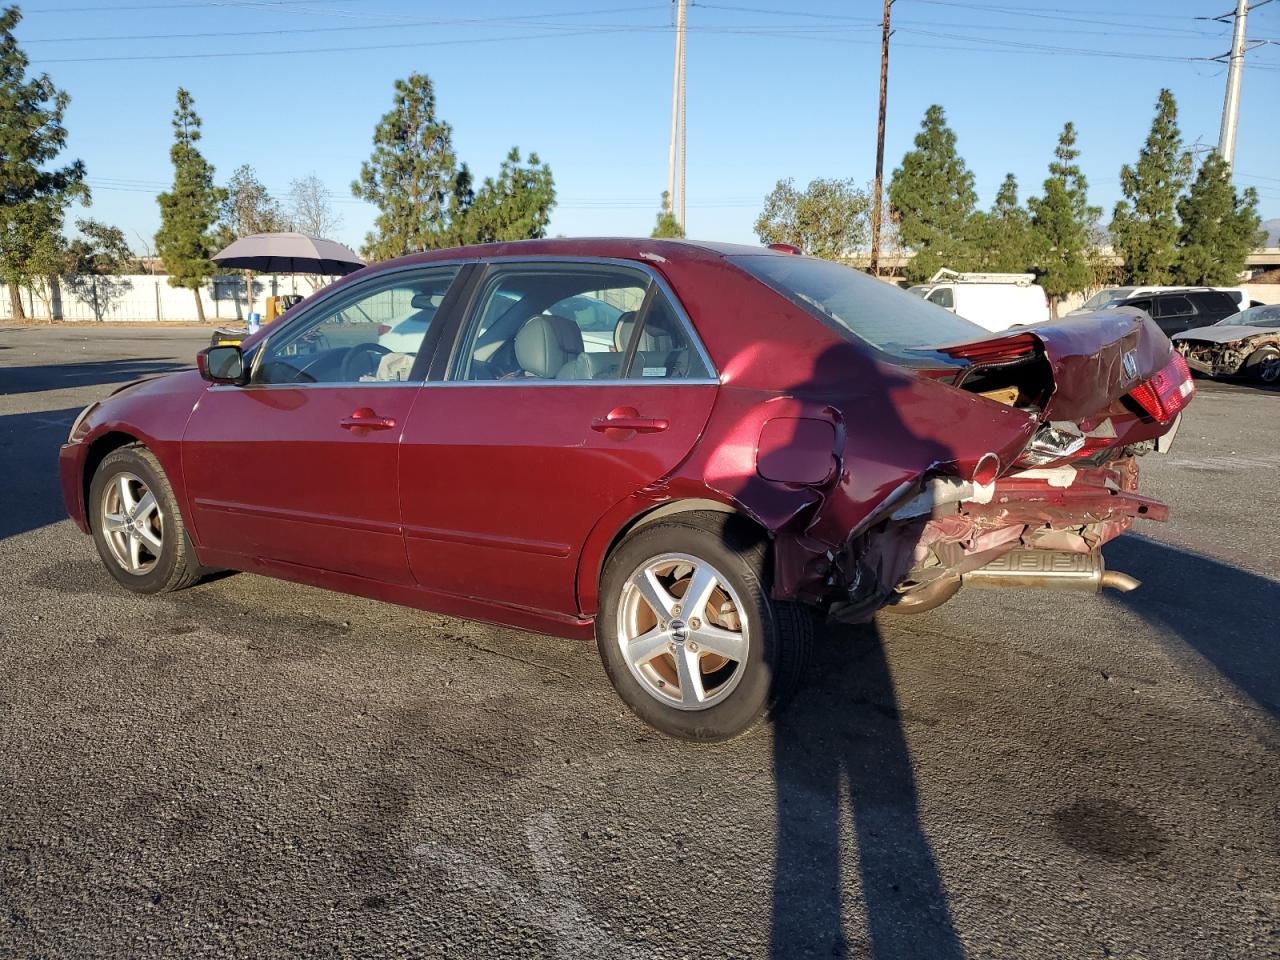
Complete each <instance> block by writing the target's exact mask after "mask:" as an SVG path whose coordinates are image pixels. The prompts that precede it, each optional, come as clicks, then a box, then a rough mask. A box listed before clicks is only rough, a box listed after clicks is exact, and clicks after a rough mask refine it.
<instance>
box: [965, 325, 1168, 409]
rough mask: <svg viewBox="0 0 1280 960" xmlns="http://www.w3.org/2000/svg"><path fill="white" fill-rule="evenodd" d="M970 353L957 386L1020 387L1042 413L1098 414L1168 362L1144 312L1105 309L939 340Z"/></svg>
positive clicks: (979, 389)
mask: <svg viewBox="0 0 1280 960" xmlns="http://www.w3.org/2000/svg"><path fill="white" fill-rule="evenodd" d="M940 352H941V353H944V354H946V355H947V356H949V357H951V358H953V359H958V360H965V361H968V363H969V366H968V367H967V368H966V369H965V370H964V372H963V373H962V374H961V375H960V377H959V378H958V379H957V381H956V386H960V387H963V388H965V389H967V390H970V391H972V392H976V393H981V394H983V395H987V396H991V395H992V394H994V393H996V392H998V391H999V390H1001V389H1003V390H1005V391H1010V390H1014V389H1015V388H1016V389H1017V391H1018V395H1019V396H1021V397H1023V398H1034V399H1030V403H1031V404H1034V405H1035V406H1038V407H1039V409H1040V414H1039V417H1040V420H1041V421H1042V422H1049V421H1057V422H1061V421H1070V422H1075V421H1080V420H1084V419H1087V418H1089V417H1093V416H1097V415H1098V414H1101V413H1102V412H1103V411H1105V410H1106V409H1107V408H1109V407H1110V406H1111V405H1112V404H1114V403H1115V402H1116V401H1117V400H1119V399H1120V398H1121V397H1123V396H1125V395H1126V394H1129V393H1132V392H1133V391H1134V389H1135V388H1136V387H1138V386H1139V385H1141V384H1143V383H1145V382H1147V381H1149V380H1151V379H1152V378H1154V377H1157V376H1158V375H1159V374H1160V373H1161V371H1162V370H1164V369H1165V368H1166V367H1167V366H1168V365H1169V363H1170V357H1171V355H1172V352H1173V351H1172V346H1171V344H1170V343H1169V339H1168V337H1166V336H1165V335H1164V333H1163V332H1162V331H1161V330H1160V328H1159V327H1158V326H1156V324H1155V321H1154V320H1152V319H1151V318H1150V317H1149V316H1147V315H1146V314H1145V313H1141V312H1139V311H1136V310H1134V311H1130V310H1106V311H1100V312H1096V313H1085V314H1077V315H1075V316H1069V317H1063V318H1062V319H1060V320H1052V321H1049V322H1047V323H1041V324H1036V325H1035V326H1031V327H1024V328H1016V329H1013V330H1008V331H1005V332H1004V333H1002V334H1000V335H998V336H996V337H991V338H988V339H985V340H979V341H974V342H971V343H962V344H956V345H953V346H948V347H942V348H940Z"/></svg>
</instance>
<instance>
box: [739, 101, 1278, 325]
mask: <svg viewBox="0 0 1280 960" xmlns="http://www.w3.org/2000/svg"><path fill="white" fill-rule="evenodd" d="M1177 113H1178V111H1177V105H1176V103H1175V102H1174V98H1173V94H1172V93H1170V92H1169V91H1168V90H1162V91H1160V96H1159V98H1158V100H1157V102H1156V112H1155V118H1154V120H1153V121H1152V124H1151V131H1150V133H1149V134H1148V136H1147V140H1146V143H1145V144H1144V145H1143V147H1142V149H1141V151H1140V153H1139V156H1138V161H1137V163H1136V164H1134V165H1133V166H1130V165H1127V164H1126V165H1125V166H1124V167H1123V168H1122V169H1121V171H1120V185H1121V191H1122V193H1123V195H1124V199H1122V200H1121V201H1120V202H1119V203H1117V204H1116V207H1115V210H1114V212H1113V214H1112V217H1111V222H1110V224H1109V225H1108V226H1106V227H1104V226H1102V224H1101V217H1102V210H1101V209H1100V208H1099V207H1095V206H1092V205H1091V204H1090V203H1089V198H1088V183H1087V181H1086V180H1085V177H1084V174H1083V173H1081V171H1080V167H1079V165H1078V164H1077V162H1076V161H1077V159H1078V157H1079V155H1080V154H1079V150H1078V149H1077V148H1076V129H1075V126H1074V125H1073V124H1071V123H1068V124H1066V125H1065V126H1064V127H1063V129H1062V133H1061V134H1060V135H1059V137H1058V143H1057V147H1056V148H1055V150H1054V155H1053V159H1052V161H1050V163H1049V170H1048V176H1047V177H1046V179H1045V181H1044V184H1043V189H1042V192H1041V194H1040V195H1039V196H1035V197H1031V198H1030V199H1029V200H1028V201H1027V203H1026V205H1025V206H1023V205H1022V204H1020V203H1019V202H1018V183H1017V180H1016V179H1015V178H1014V175H1013V174H1012V173H1010V174H1007V175H1006V176H1005V178H1004V182H1003V183H1002V184H1001V185H1000V189H999V190H998V191H997V193H996V196H995V202H994V203H993V204H992V206H991V208H990V210H979V209H978V207H977V194H976V192H975V190H974V178H973V174H972V173H971V172H970V171H969V169H968V167H967V166H966V165H965V162H964V160H963V158H962V157H961V156H960V154H959V152H958V151H957V148H956V135H955V133H954V132H953V131H952V130H951V129H950V128H949V127H948V126H947V123H946V116H945V114H944V112H943V109H942V107H940V106H938V105H936V104H935V105H934V106H931V107H929V109H928V110H927V111H925V115H924V120H923V122H922V123H921V125H920V131H919V133H917V134H916V137H915V143H914V149H912V150H910V151H908V152H907V153H906V155H905V156H903V158H902V162H901V163H900V165H899V166H898V167H897V169H895V170H894V171H893V175H892V177H891V178H890V181H889V185H888V209H889V222H888V223H887V224H886V229H887V231H888V238H889V243H888V244H887V246H889V247H894V246H897V247H899V248H902V249H906V250H910V251H912V252H913V254H914V256H913V257H912V259H911V260H910V261H909V263H908V264H907V266H906V267H905V269H904V273H905V275H906V278H907V279H908V280H909V281H911V282H913V283H916V282H920V281H922V280H927V279H928V278H929V277H930V276H932V275H933V274H934V273H935V272H936V271H937V270H938V269H939V268H940V267H949V268H951V269H953V270H976V271H989V272H1002V273H1024V272H1025V273H1034V274H1035V275H1036V277H1037V278H1038V280H1039V282H1040V284H1041V286H1043V287H1044V289H1045V292H1046V293H1047V294H1048V295H1049V297H1050V298H1051V300H1053V301H1055V302H1057V301H1060V300H1061V299H1062V298H1063V297H1065V296H1067V295H1068V294H1071V293H1075V292H1078V291H1081V290H1085V289H1087V288H1089V287H1091V286H1096V285H1100V284H1102V283H1107V282H1123V283H1130V284H1206V285H1214V286H1225V285H1231V284H1234V283H1235V282H1236V281H1237V279H1238V278H1239V275H1240V273H1241V271H1242V270H1243V269H1244V264H1245V258H1246V256H1247V255H1248V253H1249V251H1250V250H1252V249H1253V248H1254V247H1255V246H1257V245H1258V244H1259V243H1261V242H1262V237H1263V234H1262V232H1261V231H1260V230H1259V225H1260V218H1259V216H1258V196H1257V192H1256V191H1255V190H1253V189H1252V188H1248V189H1246V190H1244V191H1243V192H1238V191H1237V190H1236V189H1235V187H1234V186H1233V185H1232V183H1231V175H1230V171H1229V170H1228V169H1227V166H1226V164H1225V163H1224V162H1223V161H1222V158H1221V157H1219V156H1218V155H1217V154H1216V153H1209V154H1208V155H1207V156H1206V157H1205V158H1204V160H1203V161H1202V162H1201V163H1200V164H1199V166H1198V168H1197V166H1196V164H1195V162H1194V160H1193V158H1192V155H1191V153H1190V152H1189V151H1188V150H1187V149H1186V148H1185V147H1184V145H1183V143H1182V139H1181V136H1180V134H1179V131H1178V125H1177ZM870 206H871V204H870V191H869V190H867V189H860V188H858V187H857V186H856V185H855V184H854V183H853V182H852V181H850V180H815V181H813V182H812V183H810V184H809V186H808V188H807V189H805V190H797V189H796V188H795V185H794V184H793V182H792V181H790V180H783V181H779V182H778V185H777V186H776V187H775V188H774V189H773V191H772V192H771V193H770V194H769V195H768V196H767V197H766V198H765V203H764V209H763V210H762V212H761V214H760V216H759V217H758V218H757V220H756V224H755V229H756V233H757V235H758V236H759V237H760V241H761V242H762V243H776V242H784V243H792V244H795V245H796V246H799V247H800V248H801V249H803V250H805V251H806V252H810V253H814V254H816V255H817V256H823V257H836V258H841V257H849V256H851V255H852V254H854V253H856V252H859V251H861V250H865V249H866V245H867V243H868V241H869V239H870V227H869V223H868V211H869V210H870ZM1108 244H1109V245H1110V246H1111V248H1112V250H1113V251H1114V253H1115V254H1117V255H1118V256H1119V257H1120V258H1122V260H1123V264H1122V265H1121V266H1119V267H1118V268H1117V267H1115V266H1114V265H1113V264H1112V262H1111V260H1110V258H1108V257H1107V256H1106V255H1105V251H1104V247H1105V246H1107V245H1108ZM883 246H886V245H885V244H882V247H883Z"/></svg>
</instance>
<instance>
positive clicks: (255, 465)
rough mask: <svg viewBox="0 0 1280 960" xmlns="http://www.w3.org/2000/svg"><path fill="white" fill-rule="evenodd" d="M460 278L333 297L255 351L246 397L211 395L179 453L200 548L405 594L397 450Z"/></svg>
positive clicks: (431, 274)
mask: <svg viewBox="0 0 1280 960" xmlns="http://www.w3.org/2000/svg"><path fill="white" fill-rule="evenodd" d="M456 274H457V268H456V267H436V268H430V269H417V270H407V271H399V272H396V273H394V274H390V275H384V276H381V277H371V278H369V279H367V280H365V281H363V282H361V283H358V284H354V285H352V286H351V287H349V288H344V289H342V290H339V291H337V292H335V294H334V295H333V296H332V297H330V298H328V299H326V300H322V301H320V302H319V303H317V304H316V305H315V306H313V307H311V308H310V309H308V310H307V311H306V313H304V314H301V315H299V316H298V317H297V318H295V319H294V320H292V321H291V322H290V323H289V324H288V325H287V326H285V327H283V328H282V329H281V330H279V331H277V332H276V333H274V334H273V335H272V336H271V337H269V338H268V339H267V340H266V341H265V342H264V343H263V344H262V345H260V347H259V348H258V350H257V351H256V352H255V354H254V356H253V358H252V363H253V371H254V372H253V377H252V379H251V382H250V383H249V384H248V385H247V386H243V387H236V386H213V387H210V388H209V389H208V390H207V391H206V392H205V395H204V397H203V398H201V400H200V403H199V404H198V405H197V406H196V409H195V411H194V413H193V414H192V417H191V420H190V422H189V423H188V425H187V430H186V433H185V435H184V437H183V446H182V466H183V473H184V475H185V479H186V484H187V489H188V493H189V498H190V502H191V505H192V512H193V517H192V521H193V525H194V529H195V532H196V536H197V537H198V538H199V540H200V542H201V543H202V544H204V545H205V546H207V547H210V548H212V549H215V550H221V551H226V552H228V553H234V554H241V555H245V556H249V557H254V558H262V559H267V560H275V561H284V562H287V563H293V564H300V565H303V566H307V567H315V568H320V569H326V570H332V571H336V572H339V573H346V574H354V575H356V576H361V577H366V578H369V579H374V580H381V581H387V582H394V583H409V582H411V577H410V574H409V568H408V561H407V560H406V557H405V550H404V538H403V535H402V533H401V529H400V503H399V488H398V473H397V469H398V461H399V449H400V438H401V435H402V433H403V432H404V428H405V424H406V423H407V422H408V420H409V415H410V412H411V410H412V409H413V406H414V403H415V401H416V399H417V397H418V394H419V391H420V389H421V382H422V378H423V376H424V375H425V369H426V361H427V357H426V355H425V352H426V351H427V350H429V349H430V348H431V346H432V344H433V342H434V339H435V338H434V337H431V336H428V334H429V331H431V330H432V329H433V328H434V327H435V323H434V321H435V316H436V313H437V312H438V310H439V308H440V307H441V304H442V302H443V301H444V297H445V295H446V293H447V291H448V290H449V288H450V285H451V283H452V281H453V280H454V278H455V276H456ZM420 354H421V356H420Z"/></svg>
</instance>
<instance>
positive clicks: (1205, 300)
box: [1187, 290, 1240, 313]
mask: <svg viewBox="0 0 1280 960" xmlns="http://www.w3.org/2000/svg"><path fill="white" fill-rule="evenodd" d="M1187 296H1188V297H1189V298H1190V300H1191V302H1192V303H1193V304H1195V305H1196V306H1197V307H1198V308H1199V309H1200V312H1201V313H1225V312H1227V311H1230V310H1236V309H1238V307H1239V306H1240V305H1239V304H1238V303H1237V302H1236V299H1235V297H1233V296H1231V294H1229V293H1221V292H1219V291H1217V290H1213V291H1209V292H1206V293H1190V294H1187Z"/></svg>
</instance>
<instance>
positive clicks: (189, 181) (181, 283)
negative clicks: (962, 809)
mask: <svg viewBox="0 0 1280 960" xmlns="http://www.w3.org/2000/svg"><path fill="white" fill-rule="evenodd" d="M177 99H178V106H177V109H175V110H174V112H173V146H172V147H171V148H170V150H169V159H170V160H172V161H173V187H172V188H171V189H170V190H169V191H168V192H167V193H162V194H160V195H159V196H158V197H156V201H157V202H158V203H159V204H160V229H159V230H158V231H157V232H156V252H157V253H159V255H160V259H161V260H163V261H164V267H165V270H167V271H168V273H169V286H171V287H186V288H187V289H189V290H190V291H191V292H192V294H193V295H194V296H195V298H196V314H197V316H199V318H200V322H201V323H203V322H204V303H203V302H202V301H201V299H200V287H201V286H203V285H204V283H205V281H207V280H208V279H209V278H210V277H212V276H213V273H214V270H215V269H216V268H215V266H214V264H213V261H212V260H210V259H209V257H210V256H212V255H213V253H214V252H215V248H214V245H213V244H214V240H213V237H212V236H211V235H210V228H211V227H213V225H214V223H216V222H217V219H218V212H219V205H220V204H221V203H222V202H223V200H225V199H226V191H225V190H223V189H222V188H220V187H218V186H216V185H215V184H214V182H213V165H212V164H210V163H209V161H208V160H206V159H205V158H204V156H203V155H202V154H201V153H200V151H199V150H198V149H197V148H196V143H197V142H198V141H199V140H200V118H199V116H197V115H196V111H195V101H194V100H193V99H192V97H191V94H190V93H188V92H187V91H186V90H184V89H183V88H182V87H179V88H178V98H177Z"/></svg>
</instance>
